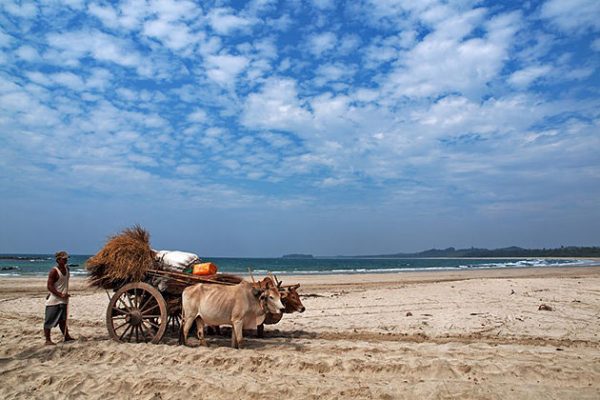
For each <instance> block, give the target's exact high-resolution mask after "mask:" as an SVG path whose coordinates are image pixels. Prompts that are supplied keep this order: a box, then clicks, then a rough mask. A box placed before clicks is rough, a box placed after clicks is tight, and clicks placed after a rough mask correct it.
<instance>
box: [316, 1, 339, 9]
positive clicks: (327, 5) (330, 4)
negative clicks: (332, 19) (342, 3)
mask: <svg viewBox="0 0 600 400" xmlns="http://www.w3.org/2000/svg"><path fill="white" fill-rule="evenodd" d="M311 1H312V3H313V5H314V6H315V7H317V8H318V9H320V10H331V9H333V8H335V0H311Z"/></svg>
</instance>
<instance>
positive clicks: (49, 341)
mask: <svg viewBox="0 0 600 400" xmlns="http://www.w3.org/2000/svg"><path fill="white" fill-rule="evenodd" d="M44 345H45V346H54V345H56V343H54V342H53V341H52V340H46V343H44Z"/></svg>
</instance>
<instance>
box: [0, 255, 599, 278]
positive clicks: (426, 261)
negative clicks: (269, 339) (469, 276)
mask: <svg viewBox="0 0 600 400" xmlns="http://www.w3.org/2000/svg"><path fill="white" fill-rule="evenodd" d="M89 257H90V255H71V256H70V258H69V266H70V269H71V274H72V275H73V276H76V275H79V276H86V275H87V271H86V269H85V263H86V260H87V259H88V258H89ZM202 261H204V262H209V261H210V262H212V263H214V264H216V265H217V267H218V269H219V272H223V273H230V274H236V275H247V274H248V273H249V272H248V271H249V270H252V273H253V274H258V275H261V274H267V273H268V272H272V273H274V274H276V275H323V274H365V273H390V272H410V271H432V272H434V271H460V270H470V269H473V270H477V269H503V268H533V267H538V268H539V267H565V268H568V267H581V266H591V265H598V264H599V261H598V260H590V259H564V258H560V259H551V258H495V259H477V258H347V257H344V258H336V257H314V258H222V257H213V258H211V257H206V258H202ZM55 264H56V263H55V261H54V255H52V254H0V276H21V277H27V276H45V275H47V274H48V272H49V270H50V268H52V267H53V266H54V265H55Z"/></svg>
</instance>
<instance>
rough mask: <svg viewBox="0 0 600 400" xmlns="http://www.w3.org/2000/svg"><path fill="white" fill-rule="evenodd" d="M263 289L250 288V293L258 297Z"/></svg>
mask: <svg viewBox="0 0 600 400" xmlns="http://www.w3.org/2000/svg"><path fill="white" fill-rule="evenodd" d="M263 292H264V290H262V289H257V288H252V295H253V296H254V297H259V296H260V295H261V294H263Z"/></svg>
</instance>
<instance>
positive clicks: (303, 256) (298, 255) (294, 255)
mask: <svg viewBox="0 0 600 400" xmlns="http://www.w3.org/2000/svg"><path fill="white" fill-rule="evenodd" d="M281 258H314V256H313V255H312V254H285V255H283V256H281Z"/></svg>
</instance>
